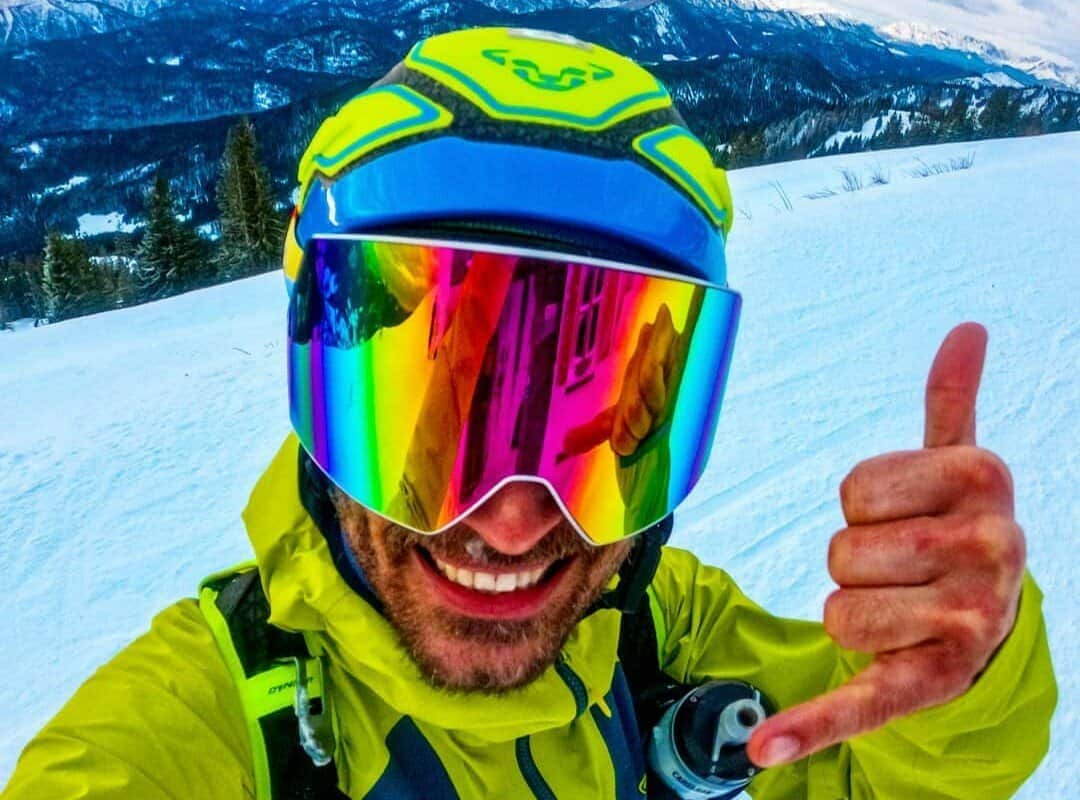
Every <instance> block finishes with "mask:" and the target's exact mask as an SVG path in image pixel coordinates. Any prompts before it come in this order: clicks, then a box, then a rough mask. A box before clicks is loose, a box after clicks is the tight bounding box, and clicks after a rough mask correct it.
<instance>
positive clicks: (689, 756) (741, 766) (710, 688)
mask: <svg viewBox="0 0 1080 800" xmlns="http://www.w3.org/2000/svg"><path fill="white" fill-rule="evenodd" d="M769 708H770V704H769V702H768V700H767V699H765V698H764V697H763V696H762V694H761V692H760V691H758V690H757V689H755V688H754V687H753V686H750V685H749V684H747V683H743V682H741V681H710V682H709V683H706V684H703V685H701V686H697V687H695V688H694V689H693V690H692V691H690V692H688V693H687V694H685V695H683V696H682V697H681V698H680V699H679V700H677V701H676V702H674V703H672V704H671V705H670V706H669V707H668V709H667V710H666V711H665V712H664V715H663V716H662V717H661V718H660V721H659V722H658V723H657V724H656V726H655V727H654V728H653V731H652V736H651V737H650V741H649V750H648V762H649V769H650V774H649V797H657V798H663V800H732V799H733V798H735V797H736V796H738V795H739V793H741V792H742V790H743V789H745V788H746V787H747V786H748V785H749V784H750V781H751V780H753V778H754V776H755V775H756V774H757V773H758V771H759V769H758V767H756V766H755V765H754V764H753V763H752V762H751V761H750V759H749V757H748V756H747V755H746V743H747V742H748V741H749V740H750V734H752V733H753V732H754V729H755V728H757V726H758V725H760V724H761V723H762V722H764V721H765V718H766V717H767V716H768V715H769V713H770V712H769Z"/></svg>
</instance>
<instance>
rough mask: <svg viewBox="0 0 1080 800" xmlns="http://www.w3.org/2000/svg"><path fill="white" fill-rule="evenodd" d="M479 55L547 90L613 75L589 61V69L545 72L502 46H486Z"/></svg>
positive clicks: (562, 89) (565, 89)
mask: <svg viewBox="0 0 1080 800" xmlns="http://www.w3.org/2000/svg"><path fill="white" fill-rule="evenodd" d="M481 55H483V56H484V58H486V59H487V60H488V61H491V62H494V63H495V64H498V65H499V66H500V67H509V68H510V71H511V72H513V73H514V74H515V75H517V76H518V77H519V78H521V80H523V81H525V82H526V83H527V84H529V85H530V86H532V87H534V88H536V89H544V90H545V91H549V92H569V91H571V90H573V89H579V88H581V87H582V86H584V85H585V84H587V83H588V82H589V81H602V80H606V79H607V78H611V77H613V76H614V75H615V73H614V72H612V71H611V70H610V69H608V68H607V67H603V66H600V65H599V64H593V63H592V62H591V61H590V62H589V64H588V66H589V69H582V68H581V67H562V68H561V69H559V71H558V72H545V71H544V70H542V69H541V68H540V65H539V64H537V63H536V62H535V61H533V60H532V59H528V58H514V57H513V56H512V54H511V51H510V50H509V49H508V48H504V47H491V48H488V49H487V50H484V51H482V53H481Z"/></svg>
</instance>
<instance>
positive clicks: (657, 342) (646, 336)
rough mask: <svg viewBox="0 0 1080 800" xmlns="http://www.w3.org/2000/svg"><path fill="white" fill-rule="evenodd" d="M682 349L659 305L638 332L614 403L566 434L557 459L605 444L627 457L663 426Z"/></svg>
mask: <svg viewBox="0 0 1080 800" xmlns="http://www.w3.org/2000/svg"><path fill="white" fill-rule="evenodd" d="M683 346H684V343H683V341H682V337H681V336H680V335H679V332H678V331H677V330H675V323H674V322H673V321H672V319H671V311H670V310H669V309H668V307H667V305H666V304H663V305H661V306H660V308H659V309H657V311H656V317H655V319H654V320H653V321H652V322H648V323H646V324H645V326H644V327H642V328H641V330H640V331H639V332H638V339H637V342H636V344H635V346H634V353H633V355H631V356H630V360H629V362H628V363H627V365H626V374H625V375H623V382H622V388H621V389H620V391H619V399H618V400H616V401H615V404H614V405H613V406H610V407H608V408H606V409H604V410H603V411H601V412H600V413H599V414H598V415H597V416H596V417H595V418H594V419H592V420H590V421H589V422H586V423H585V424H584V425H579V426H577V427H576V428H572V429H571V430H570V431H568V432H567V434H566V439H565V442H564V444H563V454H564V455H577V454H579V453H584V452H588V451H589V450H591V449H592V448H594V447H598V446H600V445H601V444H603V443H604V442H609V443H610V445H611V449H612V450H614V451H615V453H616V454H618V455H620V456H630V455H633V454H634V453H635V452H636V451H637V449H638V447H639V446H640V445H641V442H642V441H643V440H645V439H646V438H648V436H649V434H651V433H652V432H653V431H655V430H656V429H657V428H659V427H660V426H661V425H662V424H663V423H664V420H665V418H666V416H667V412H668V406H669V404H670V402H671V400H672V399H673V396H674V394H675V390H676V388H677V386H678V379H679V375H678V374H677V370H676V369H675V365H676V363H677V362H678V357H679V355H680V348H681V347H683Z"/></svg>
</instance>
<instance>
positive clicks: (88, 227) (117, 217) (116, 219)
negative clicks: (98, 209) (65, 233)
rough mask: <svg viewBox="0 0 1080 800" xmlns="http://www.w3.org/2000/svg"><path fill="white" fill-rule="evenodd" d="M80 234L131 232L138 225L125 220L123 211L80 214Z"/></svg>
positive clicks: (94, 234)
mask: <svg viewBox="0 0 1080 800" xmlns="http://www.w3.org/2000/svg"><path fill="white" fill-rule="evenodd" d="M78 222H79V229H78V235H79V236H96V235H97V234H99V233H131V232H132V231H133V230H135V229H136V228H137V227H138V225H136V224H133V223H129V222H124V214H123V212H121V211H112V212H110V213H108V214H82V215H80V216H79V220H78Z"/></svg>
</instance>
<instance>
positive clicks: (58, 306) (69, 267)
mask: <svg viewBox="0 0 1080 800" xmlns="http://www.w3.org/2000/svg"><path fill="white" fill-rule="evenodd" d="M41 281H42V286H41V288H42V291H43V292H44V295H45V315H46V316H47V317H48V319H49V321H50V322H57V321H59V320H62V319H70V318H71V317H78V316H80V315H82V314H89V313H91V312H93V311H96V310H100V308H101V306H102V300H103V297H102V295H103V292H102V286H101V278H100V275H99V274H98V272H97V270H95V269H94V267H93V265H91V263H90V257H89V256H88V255H87V252H86V246H85V245H84V244H83V242H82V240H80V239H75V238H68V237H65V236H63V235H61V234H59V233H57V232H56V231H53V232H51V233H49V235H48V237H47V238H46V240H45V260H44V263H43V265H42V278H41Z"/></svg>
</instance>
